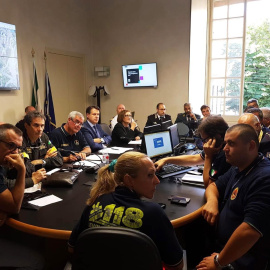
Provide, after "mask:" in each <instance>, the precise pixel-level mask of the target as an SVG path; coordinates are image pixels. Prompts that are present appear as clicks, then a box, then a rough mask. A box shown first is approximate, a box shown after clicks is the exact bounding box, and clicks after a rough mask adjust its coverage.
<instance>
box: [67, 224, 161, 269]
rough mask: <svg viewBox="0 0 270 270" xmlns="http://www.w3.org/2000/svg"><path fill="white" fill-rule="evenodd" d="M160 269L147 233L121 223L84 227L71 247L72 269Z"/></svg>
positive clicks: (157, 255) (154, 246)
mask: <svg viewBox="0 0 270 270" xmlns="http://www.w3.org/2000/svg"><path fill="white" fill-rule="evenodd" d="M86 269H91V270H95V269H99V270H113V269H117V270H127V269H128V270H162V263H161V258H160V255H159V251H158V249H157V247H156V245H155V244H154V242H153V241H152V239H151V238H150V237H148V236H147V235H145V234H144V233H141V232H139V231H136V230H132V229H127V228H122V227H97V228H90V229H87V230H85V231H83V232H82V233H81V234H80V236H79V238H78V241H77V243H76V246H75V249H74V258H73V264H72V270H86Z"/></svg>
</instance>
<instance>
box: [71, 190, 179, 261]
mask: <svg viewBox="0 0 270 270" xmlns="http://www.w3.org/2000/svg"><path fill="white" fill-rule="evenodd" d="M98 226H122V227H127V228H130V229H135V230H139V231H141V232H142V233H145V234H146V235H148V236H149V237H150V238H151V239H152V240H153V241H154V243H155V244H156V246H157V248H158V250H159V253H160V256H161V259H162V261H163V262H164V263H165V264H168V265H177V264H179V263H180V262H181V261H182V257H183V251H182V248H181V246H180V244H179V243H178V240H177V238H176V235H175V232H174V229H173V227H172V224H171V222H170V220H169V219H168V217H167V216H166V214H165V212H164V210H163V209H162V208H161V207H160V205H158V204H156V203H153V202H145V201H142V200H141V199H140V198H139V197H138V195H137V194H136V193H134V192H132V191H130V190H129V189H128V188H125V187H120V186H118V187H116V189H115V192H113V193H110V194H104V195H102V196H100V197H98V198H97V200H96V201H95V202H94V204H93V205H91V206H86V208H85V210H84V212H83V214H82V216H81V219H80V221H79V223H78V224H77V226H76V227H75V228H74V229H73V231H72V234H71V237H70V239H69V245H70V246H74V245H75V244H76V240H77V238H78V236H79V234H80V233H81V232H82V231H83V230H85V229H87V228H89V227H98Z"/></svg>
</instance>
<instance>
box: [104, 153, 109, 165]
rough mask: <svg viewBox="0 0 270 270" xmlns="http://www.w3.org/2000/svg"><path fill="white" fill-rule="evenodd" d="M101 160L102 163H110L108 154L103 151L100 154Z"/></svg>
mask: <svg viewBox="0 0 270 270" xmlns="http://www.w3.org/2000/svg"><path fill="white" fill-rule="evenodd" d="M102 162H103V163H104V164H109V163H110V161H109V154H108V153H103V155H102Z"/></svg>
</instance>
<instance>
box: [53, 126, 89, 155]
mask: <svg viewBox="0 0 270 270" xmlns="http://www.w3.org/2000/svg"><path fill="white" fill-rule="evenodd" d="M64 125H65V124H63V125H62V126H61V127H59V128H56V129H54V130H53V131H52V132H51V133H50V139H51V141H52V143H53V144H54V146H55V147H56V148H57V149H58V148H62V149H64V150H70V151H74V152H81V151H82V150H83V149H84V148H85V147H89V145H88V144H87V142H86V140H85V138H84V136H83V134H82V132H81V131H79V132H77V133H75V134H73V135H70V134H68V133H67V132H66V130H65V129H64ZM60 152H61V155H62V156H63V157H67V156H69V155H70V152H68V151H61V150H60Z"/></svg>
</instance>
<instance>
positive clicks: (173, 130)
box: [169, 124, 179, 149]
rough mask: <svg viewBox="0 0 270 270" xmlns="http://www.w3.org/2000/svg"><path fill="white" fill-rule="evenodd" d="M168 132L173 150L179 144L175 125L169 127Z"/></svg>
mask: <svg viewBox="0 0 270 270" xmlns="http://www.w3.org/2000/svg"><path fill="white" fill-rule="evenodd" d="M169 130H170V135H171V141H172V148H173V149H174V147H175V146H177V145H178V144H179V135H178V129H177V124H174V125H172V126H170V127H169Z"/></svg>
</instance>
